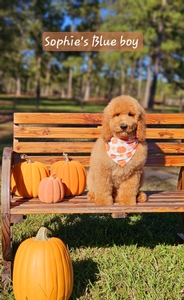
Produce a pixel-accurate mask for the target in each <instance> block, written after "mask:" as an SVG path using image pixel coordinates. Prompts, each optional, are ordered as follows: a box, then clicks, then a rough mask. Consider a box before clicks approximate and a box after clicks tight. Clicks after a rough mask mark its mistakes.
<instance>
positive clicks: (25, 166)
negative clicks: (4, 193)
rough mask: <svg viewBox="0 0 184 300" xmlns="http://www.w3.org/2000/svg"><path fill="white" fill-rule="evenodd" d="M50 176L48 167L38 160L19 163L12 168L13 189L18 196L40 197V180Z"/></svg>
mask: <svg viewBox="0 0 184 300" xmlns="http://www.w3.org/2000/svg"><path fill="white" fill-rule="evenodd" d="M48 176H49V171H48V169H47V167H46V166H45V165H44V164H43V163H41V162H38V161H34V162H33V161H32V160H31V159H29V158H28V159H27V161H24V162H20V163H17V164H15V165H14V166H13V168H12V170H11V190H12V192H13V193H14V194H16V195H17V196H21V197H25V198H32V197H38V185H39V183H40V181H41V180H42V179H43V178H45V177H48Z"/></svg>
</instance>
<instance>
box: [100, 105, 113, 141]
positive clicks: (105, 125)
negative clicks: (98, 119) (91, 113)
mask: <svg viewBox="0 0 184 300" xmlns="http://www.w3.org/2000/svg"><path fill="white" fill-rule="evenodd" d="M107 110H108V109H107V107H106V108H105V109H104V112H103V117H102V129H101V137H102V138H103V139H104V141H105V142H108V141H109V140H110V139H111V137H112V134H111V130H110V126H109V121H110V116H109V114H108V111H107Z"/></svg>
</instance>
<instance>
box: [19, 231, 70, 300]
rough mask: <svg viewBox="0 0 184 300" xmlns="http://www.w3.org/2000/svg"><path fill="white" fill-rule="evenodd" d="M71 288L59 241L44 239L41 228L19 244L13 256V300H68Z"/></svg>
mask: <svg viewBox="0 0 184 300" xmlns="http://www.w3.org/2000/svg"><path fill="white" fill-rule="evenodd" d="M72 289H73V267H72V263H71V259H70V255H69V252H68V250H67V248H66V246H65V244H64V243H63V242H62V241H61V240H60V239H59V238H54V237H52V238H48V237H47V229H46V228H45V227H41V228H40V229H39V231H38V233H37V236H36V237H35V238H29V239H27V240H25V241H23V242H22V243H21V244H20V246H19V248H18V250H17V252H16V255H15V260H14V267H13V290H14V295H15V299H16V300H25V299H28V300H40V299H42V300H48V299H49V300H61V299H62V300H68V299H69V297H70V295H71V293H72Z"/></svg>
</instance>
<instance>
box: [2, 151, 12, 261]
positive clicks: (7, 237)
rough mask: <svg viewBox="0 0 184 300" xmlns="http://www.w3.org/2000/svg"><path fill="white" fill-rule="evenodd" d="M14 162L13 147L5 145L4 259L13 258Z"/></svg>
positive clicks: (3, 172) (3, 164)
mask: <svg viewBox="0 0 184 300" xmlns="http://www.w3.org/2000/svg"><path fill="white" fill-rule="evenodd" d="M11 162H12V148H9V147H5V148H4V151H3V157H2V178H1V215H2V224H1V225H2V252H3V259H4V260H6V261H10V260H11V251H10V249H11V246H10V245H11V228H10V201H11V196H10V170H11Z"/></svg>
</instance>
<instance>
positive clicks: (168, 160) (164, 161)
mask: <svg viewBox="0 0 184 300" xmlns="http://www.w3.org/2000/svg"><path fill="white" fill-rule="evenodd" d="M21 153H22V152H21ZM69 157H70V159H74V160H78V161H79V162H80V163H82V164H83V165H84V166H85V167H89V160H90V156H89V155H88V156H85V155H83V156H81V155H76V156H74V155H69ZM29 158H30V159H32V160H33V161H40V162H42V163H44V164H45V165H46V166H47V167H49V166H50V165H51V164H52V163H54V162H56V161H59V160H62V161H64V160H65V158H64V157H63V156H39V155H38V156H35V155H29ZM20 161H21V160H20V158H19V157H17V156H16V158H15V159H14V164H15V163H18V162H20ZM146 166H147V167H156V166H157V167H162V166H166V167H170V166H175V167H181V166H184V156H182V155H177V156H172V155H170V156H169V155H168V156H153V157H152V156H149V157H148V158H147V161H146Z"/></svg>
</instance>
